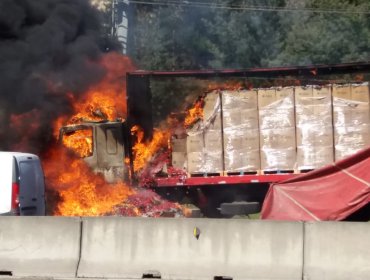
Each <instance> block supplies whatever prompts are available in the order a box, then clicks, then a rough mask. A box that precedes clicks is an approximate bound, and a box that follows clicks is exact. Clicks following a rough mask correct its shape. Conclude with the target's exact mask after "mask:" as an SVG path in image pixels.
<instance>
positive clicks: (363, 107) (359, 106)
mask: <svg viewBox="0 0 370 280" xmlns="http://www.w3.org/2000/svg"><path fill="white" fill-rule="evenodd" d="M333 107H334V114H333V115H334V120H333V122H334V126H336V127H337V126H357V125H362V124H368V123H370V112H369V104H368V103H358V102H357V101H352V100H344V99H338V98H335V99H334V100H333Z"/></svg>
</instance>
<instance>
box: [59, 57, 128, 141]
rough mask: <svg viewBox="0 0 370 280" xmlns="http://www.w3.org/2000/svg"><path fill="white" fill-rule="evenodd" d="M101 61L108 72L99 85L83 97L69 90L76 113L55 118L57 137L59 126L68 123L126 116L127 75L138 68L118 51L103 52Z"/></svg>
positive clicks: (115, 118)
mask: <svg viewBox="0 0 370 280" xmlns="http://www.w3.org/2000/svg"><path fill="white" fill-rule="evenodd" d="M101 64H102V66H104V68H105V69H106V71H107V72H106V75H105V77H104V79H103V80H102V81H101V82H100V83H99V84H97V85H95V86H93V87H91V88H90V89H89V90H88V91H87V92H86V93H85V94H84V95H83V97H81V98H76V97H75V95H74V94H73V93H68V97H69V102H70V104H71V107H72V108H73V112H74V114H73V115H72V116H61V117H59V118H58V119H57V120H56V121H55V123H54V128H55V129H54V136H55V137H56V138H58V135H59V129H60V127H62V126H63V125H66V124H77V123H81V122H83V121H104V120H117V119H119V120H122V119H124V118H126V113H127V108H126V79H125V75H126V73H127V72H129V71H133V70H134V69H135V67H134V65H133V64H132V62H131V61H130V59H129V58H128V57H126V56H122V55H119V54H117V53H108V54H106V55H104V56H103V57H102V61H101Z"/></svg>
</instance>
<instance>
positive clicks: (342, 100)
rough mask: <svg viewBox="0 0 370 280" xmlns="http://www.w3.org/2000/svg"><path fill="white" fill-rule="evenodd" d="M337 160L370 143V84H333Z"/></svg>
mask: <svg viewBox="0 0 370 280" xmlns="http://www.w3.org/2000/svg"><path fill="white" fill-rule="evenodd" d="M333 110H334V139H335V160H340V159H342V158H344V157H346V156H350V155H352V154H354V153H355V152H357V151H359V150H361V149H364V148H365V147H367V146H368V145H369V143H370V130H369V128H370V118H369V85H368V83H362V84H346V85H334V86H333Z"/></svg>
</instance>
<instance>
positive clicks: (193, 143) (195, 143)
mask: <svg viewBox="0 0 370 280" xmlns="http://www.w3.org/2000/svg"><path fill="white" fill-rule="evenodd" d="M203 148H204V135H203V132H201V131H199V132H195V133H194V132H192V133H189V135H188V137H187V138H186V150H187V153H188V154H189V153H194V152H195V153H197V152H202V151H203Z"/></svg>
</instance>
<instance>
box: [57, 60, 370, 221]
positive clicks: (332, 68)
mask: <svg viewBox="0 0 370 280" xmlns="http://www.w3.org/2000/svg"><path fill="white" fill-rule="evenodd" d="M369 69H370V63H354V64H338V65H314V66H304V67H280V68H257V69H255V68H254V69H245V70H201V71H172V72H158V71H136V72H131V73H128V74H127V77H126V81H127V109H128V112H127V120H125V121H120V120H117V121H114V122H113V121H108V120H105V121H101V122H84V123H81V124H78V125H72V126H68V127H63V128H62V129H61V131H60V133H61V134H60V136H61V137H60V139H63V137H64V135H67V134H71V133H74V132H76V131H78V130H83V129H88V130H91V131H92V142H93V145H92V147H93V148H92V150H91V152H90V154H89V155H88V156H85V157H84V158H85V160H86V162H87V163H88V164H89V165H90V166H91V167H92V168H93V169H94V170H95V171H96V172H97V173H102V174H104V176H105V178H106V180H107V181H108V182H112V181H114V180H115V178H120V179H122V178H123V179H124V180H128V181H130V183H131V184H135V172H136V170H134V164H133V161H134V156H133V151H132V147H133V145H134V143H133V142H134V140H133V137H132V135H131V129H132V127H134V126H139V127H141V128H142V130H143V133H144V139H146V140H148V141H149V140H150V139H151V138H152V137H153V128H154V125H153V115H152V92H151V83H150V82H151V80H152V79H158V80H163V79H169V78H196V79H214V78H218V79H221V78H223V79H225V78H245V79H248V78H259V79H266V80H268V79H287V78H289V79H291V80H294V79H296V80H309V82H308V83H306V84H305V85H302V86H295V87H294V86H286V87H269V88H267V87H263V88H260V89H259V92H258V90H255V91H256V96H257V94H259V96H262V94H264V96H265V100H266V98H270V97H271V92H272V91H273V92H274V94H275V95H274V96H275V97H274V98H276V95H277V93H276V92H277V91H279V94H280V95H282V92H280V91H281V90H282V89H283V91H284V92H285V93H284V94H285V95H284V96H289V93H286V92H288V91H291V92H292V94H293V95H292V97H291V101H292V102H293V103H292V106H293V107H291V108H288V107H284V108H283V109H282V110H281V109H278V111H274V110H273V108H272V107H271V106H270V107H269V106H267V107H265V108H266V109H265V110H264V111H263V110H262V109H261V108H263V105H264V104H262V103H261V104H258V105H257V107H258V108H259V111H258V114H259V115H257V118H258V120H257V126H256V127H255V128H254V127H250V126H247V127H246V128H245V131H252V130H253V129H257V130H256V131H257V132H258V134H261V135H262V134H263V133H270V132H269V131H268V130H265V131H262V130H261V129H262V123H261V117H263V114H265V115H267V116H269V117H271V116H272V117H274V114H275V113H276V112H285V113H286V112H288V111H289V110H291V112H292V114H293V115H292V121H293V122H294V126H291V127H284V126H282V127H277V128H276V127H275V128H274V127H272V133H273V135H272V136H273V137H272V138H274V137H275V134H276V131H277V130H279V131H283V132H284V133H285V131H292V135H291V136H292V137H291V139H292V141H294V145H292V148H291V150H292V152H293V153H294V155H295V156H296V158H295V159H294V160H295V163H297V155H299V154H301V155H302V154H303V155H304V153H305V152H306V153H308V154H309V155H311V154H312V151H311V150H309V147H305V146H304V143H305V142H304V140H305V137H304V133H306V131H307V126H306V127H305V126H303V127H302V126H299V125H298V124H301V123H302V122H300V117H301V115H299V112H300V110H301V109H302V108H303V109H305V107H302V106H301V105H300V103H299V102H301V100H300V99H299V98H298V97H299V96H301V97H305V95H307V92H310V94H312V92H313V91H314V90H315V88H320V90H321V89H322V88H324V89H325V90H327V89H328V88H330V94H329V95H328V98H329V99H330V100H329V99H328V98H327V99H326V100H327V101H328V100H329V101H330V102H329V103H328V104H329V106H331V107H330V109H331V111H330V120H329V122H331V123H330V125H331V127H332V130H333V133H332V136H331V137H332V139H333V140H332V146H330V145H329V146H325V145H323V146H322V147H321V146H320V149H319V151H317V152H316V154H320V155H322V154H324V155H326V156H323V159H324V161H323V162H324V163H330V162H332V161H334V160H335V151H336V148H338V153H339V150H340V147H342V146H343V145H342V146H340V145H336V144H338V143H340V142H338V141H339V140H338V139H342V138H343V137H344V135H343V137H342V138H341V136H340V135H338V133H337V132H340V131H343V129H345V128H343V129H342V128H341V127H339V128H338V129H337V130H335V129H334V124H335V120H337V122H338V123H340V121H343V118H341V116H343V115H345V113H342V111H340V110H342V109H340V108H339V107H338V108H339V109H338V110H339V111H338V110H337V111H336V110H335V108H333V104H334V103H335V101H337V103H338V102H339V101H340V102H342V101H343V100H344V101H346V100H347V101H348V100H350V99H346V98H347V97H346V96H345V94H347V93H344V92H343V93H342V95H340V94H341V88H342V87H344V88H345V86H346V85H347V86H349V87H351V85H350V84H347V83H344V84H338V85H337V84H335V85H333V84H329V83H328V81H327V80H325V81H323V80H322V77H327V76H330V77H333V75H336V76H335V77H338V75H344V74H347V75H349V74H356V73H362V74H363V73H364V74H366V73H368V72H369ZM307 85H308V87H307ZM354 85H356V86H357V85H362V86H363V87H364V88H365V89H366V88H367V107H366V106H365V108H367V111H369V106H368V95H369V93H368V84H366V83H363V82H361V83H355V84H354ZM277 88H278V89H277ZM333 88H334V91H336V92H337V93H336V95H333ZM297 89H298V90H297ZM325 90H323V91H322V92H324V91H325ZM252 91H253V89H252ZM268 91H270V92H268ZM247 92H249V93H250V92H251V90H250V89H247V90H245V93H246V94H247ZM229 93H230V92H228V91H222V90H219V91H216V92H213V94H216V95H215V96H218V97H217V98H218V101H219V102H221V103H222V102H227V99H225V98H226V97H227V96H228V94H229ZM239 93H240V91H239ZM231 94H232V93H231ZM325 94H326V93H325ZM325 94H321V96H316V97H315V98H311V97H310V98H311V99H310V100H315V102H316V103H313V104H310V106H311V105H312V108H319V109H318V110H321V111H320V112H321V113H322V109H323V107H322V106H321V105H322V104H323V100H325V98H323V96H324V95H325ZM365 95H366V93H365ZM266 96H267V97H266ZM297 96H298V97H297ZM333 96H334V97H333ZM289 98H290V97H289ZM333 98H334V99H333ZM335 98H337V99H335ZM260 99H261V98H260ZM225 100H226V101H225ZM274 100H276V99H274ZM302 102H303V101H302ZM302 102H301V103H302ZM333 102H334V103H333ZM340 102H339V103H340ZM351 102H352V101H350V104H349V106H350V107H351V108H352V107H353V106H354V107H356V108H357V107H358V105H359V102H360V103H361V102H362V103H366V99H364V100H361V101H359V102H357V101H355V102H352V103H351ZM257 103H258V101H257ZM257 103H256V104H257ZM270 103H271V102H270ZM362 103H361V104H362ZM266 104H267V103H266ZM302 104H304V102H303V103H302ZM315 104H316V105H319V104H320V106H321V107H320V106H316V105H315ZM342 105H343V104H342ZM233 106H234V105H232V106H231V107H230V108H229V110H228V108H227V106H226V103H225V104H221V108H222V110H220V111H219V113H220V119H221V122H220V127H219V128H217V129H218V130H217V132H218V131H220V132H221V134H220V137H219V138H220V141H219V142H220V146H219V147H220V151H219V154H220V157H221V159H222V160H221V161H220V165H219V166H218V168H217V170H216V169H215V170H212V168H213V167H212V166H211V169H207V170H206V171H204V170H203V171H202V169H199V170H200V172H196V171H199V170H196V169H195V172H193V171H194V170H189V168H188V166H186V165H185V167H184V168H179V166H176V168H177V170H180V172H177V173H176V172H174V173H171V174H170V173H166V172H160V173H161V174H158V176H154V177H153V178H152V180H151V181H150V184H147V183H146V186H145V187H149V188H151V189H153V190H154V191H155V192H157V193H159V194H160V195H161V196H162V197H164V198H166V199H169V200H172V201H176V202H179V203H182V204H191V205H195V206H196V207H197V208H199V209H200V210H201V212H202V213H203V214H204V215H205V216H207V217H218V216H234V215H248V214H253V213H257V212H259V211H260V208H261V205H262V202H263V200H264V197H265V195H266V193H267V190H268V188H269V184H270V183H274V182H280V181H284V180H286V179H290V178H293V177H296V176H299V175H300V174H302V173H306V172H309V171H311V170H312V169H314V168H312V167H310V166H305V165H304V164H301V168H297V165H295V166H294V167H292V168H279V167H277V168H266V166H265V167H263V166H261V164H262V162H260V161H261V160H262V158H261V156H262V157H263V156H264V155H263V153H261V147H262V145H263V142H261V138H262V137H261V136H260V135H259V136H258V137H259V141H258V145H259V147H258V152H259V153H258V155H259V158H258V160H259V165H258V166H259V167H258V168H252V169H243V170H239V169H237V168H236V169H235V170H233V169H232V168H231V169H230V168H229V167H230V166H229V167H228V166H226V165H228V163H227V158H228V155H227V152H225V151H226V150H227V149H226V148H227V147H226V145H227V144H225V143H226V142H225V141H223V140H221V139H224V137H226V136H225V135H227V134H225V131H227V129H228V128H229V127H227V122H226V121H225V118H226V117H227V114H229V113H230V112H233V111H237V109H235V108H234V107H233ZM310 108H311V107H310ZM279 110H280V111H279ZM365 110H366V109H365ZM314 112H315V111H313V114H314ZM320 112H318V115H320ZM285 113H284V114H285ZM356 113H357V111H356ZM284 114H283V118H284V120H285V119H286V118H288V119H289V117H287V115H284ZM362 116H363V115H362ZM213 117H214V116H213ZM365 119H366V113H365ZM368 119H369V115H368V114H367V120H368ZM303 124H304V121H303ZM369 125H370V121H368V123H367V126H366V125H364V127H365V126H366V129H367V131H365V132H364V133H365V134H366V133H368V129H369ZM314 126H316V125H314ZM266 129H267V128H266ZM268 129H270V128H268ZM302 129H303V133H301V132H302V131H301V130H302ZM323 129H324V130H325V127H324V128H323ZM366 129H365V130H366ZM229 131H230V130H229ZM236 131H238V133H239V134H240V129H239V128H238V127H237V130H236ZM261 131H262V132H261ZM308 131H309V129H308ZM238 133H237V134H236V135H237V136H238V135H239V134H238ZM274 133H275V134H274ZM284 133H283V134H284ZM287 133H288V132H287ZM188 134H189V135H190V133H189V131H188ZM280 134H281V133H280ZM268 135H269V136H268V139H270V140H271V133H270V134H268ZM288 135H289V133H288ZM302 135H303V137H302ZM308 137H310V136H308ZM234 138H235V137H234ZM236 138H238V137H236ZM306 138H307V137H306ZM215 139H217V137H215ZM284 139H285V138H284ZM320 139H321V138H320ZM323 139H325V136H324V138H323ZM366 139H367V138H366ZM186 140H189V139H185V140H182V141H186ZM337 140H338V141H337ZM175 141H176V139H175ZM279 141H280V140H279ZM335 141H337V142H335ZM366 141H368V142H366ZM366 141H365V143H363V144H362V145H363V146H366V145H368V144H370V139H368V140H366ZM172 142H174V141H172ZM318 142H320V143H321V140H320V141H318ZM324 142H325V141H324ZM298 143H300V145H298ZM265 144H266V143H265ZM267 144H269V143H267ZM174 145H176V143H175V144H174V143H172V146H174ZM323 147H326V149H322V148H323ZM328 147H329V148H328ZM201 148H202V149H204V147H201ZM231 148H232V147H231ZM304 148H306V149H304ZM359 148H361V147H359ZM175 150H176V148H175ZM307 150H309V151H308V152H307ZM326 150H327V151H329V156H328V155H327V152H326V154H325V151H326ZM330 150H331V153H332V156H330ZM264 151H265V154H266V156H267V157H268V156H270V155H271V154H272V153H273V151H271V150H269V149H266V150H264ZM185 152H188V154H189V151H186V150H185ZM174 153H176V151H172V156H175V155H174ZM195 153H197V151H195ZM241 156H242V157H243V156H245V154H242V155H241ZM125 159H126V160H125ZM225 159H226V160H225ZM327 159H329V160H327ZM325 160H326V161H325ZM265 161H266V160H265ZM324 163H322V164H324ZM170 165H171V163H170ZM172 165H176V162H174V160H173V159H172ZM180 167H181V165H180ZM141 183H142V182H141Z"/></svg>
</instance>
